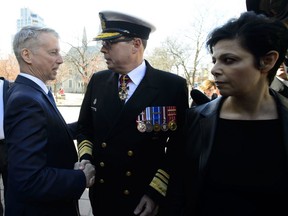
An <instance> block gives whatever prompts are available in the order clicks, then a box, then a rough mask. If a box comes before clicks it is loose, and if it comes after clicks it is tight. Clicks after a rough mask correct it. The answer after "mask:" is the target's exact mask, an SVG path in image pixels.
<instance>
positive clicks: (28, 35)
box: [13, 26, 59, 62]
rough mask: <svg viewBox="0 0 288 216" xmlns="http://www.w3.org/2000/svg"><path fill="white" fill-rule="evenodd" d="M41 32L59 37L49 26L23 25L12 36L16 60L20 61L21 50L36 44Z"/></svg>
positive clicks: (31, 47) (33, 46)
mask: <svg viewBox="0 0 288 216" xmlns="http://www.w3.org/2000/svg"><path fill="white" fill-rule="evenodd" d="M42 33H52V34H53V35H54V36H55V37H57V38H59V34H58V33H57V32H56V31H55V30H53V29H51V28H43V27H38V26H25V27H23V28H22V29H21V30H20V31H19V32H17V34H16V35H15V37H14V40H13V50H14V54H15V56H16V58H17V61H18V62H20V61H21V59H22V58H21V50H22V49H23V48H28V49H30V50H32V49H33V48H35V47H37V45H38V36H39V35H40V34H42Z"/></svg>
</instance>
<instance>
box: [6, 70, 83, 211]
mask: <svg viewBox="0 0 288 216" xmlns="http://www.w3.org/2000/svg"><path fill="white" fill-rule="evenodd" d="M4 121H5V123H4V128H5V135H6V142H7V146H8V188H7V197H6V201H7V206H6V208H5V209H6V216H21V215H23V216H24V215H25V216H26V215H27V216H42V215H43V216H44V215H45V216H48V215H49V216H50V215H51V216H55V215H59V216H63V215H73V216H74V215H78V212H77V209H76V208H77V205H76V200H77V199H79V198H80V197H81V194H82V193H83V191H84V189H85V187H86V179H85V175H84V173H83V171H80V170H73V168H74V163H75V162H77V159H78V157H77V152H76V149H75V145H74V142H73V140H72V136H71V134H70V131H69V129H68V128H67V125H66V123H65V121H64V119H63V118H62V116H61V114H60V113H59V111H58V109H57V107H56V104H55V103H54V102H52V101H50V100H49V97H48V96H47V94H46V93H45V92H44V91H43V90H42V89H41V88H40V87H39V86H38V85H37V84H36V83H34V82H33V81H31V80H30V79H27V78H25V77H23V76H20V75H19V76H18V77H17V79H16V80H15V83H14V85H13V86H12V87H11V88H10V89H9V91H8V100H7V104H6V108H5V119H4Z"/></svg>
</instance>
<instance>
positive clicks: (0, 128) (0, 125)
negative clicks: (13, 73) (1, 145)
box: [0, 80, 5, 140]
mask: <svg viewBox="0 0 288 216" xmlns="http://www.w3.org/2000/svg"><path fill="white" fill-rule="evenodd" d="M3 87H4V81H3V80H0V140H1V139H4V138H5V136H4V104H3V103H4V98H3Z"/></svg>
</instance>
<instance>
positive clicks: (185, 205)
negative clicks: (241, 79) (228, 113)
mask: <svg viewBox="0 0 288 216" xmlns="http://www.w3.org/2000/svg"><path fill="white" fill-rule="evenodd" d="M270 92H271V94H272V95H273V97H274V98H275V101H276V103H277V110H278V113H279V116H280V121H281V124H282V129H283V131H282V134H283V142H284V145H285V148H286V150H287V149H288V133H287V131H288V124H287V122H288V100H287V98H285V97H283V96H282V95H279V94H278V93H277V92H275V91H273V90H272V89H271V91H270ZM223 99H224V97H218V98H217V99H215V100H213V101H211V102H209V103H206V104H203V105H200V106H195V107H193V108H191V109H189V110H188V111H187V115H186V122H187V123H186V125H187V128H186V127H185V128H186V129H185V131H186V132H185V134H186V135H187V136H186V142H185V143H186V148H185V152H184V155H185V156H184V157H183V161H181V163H180V164H179V166H181V165H182V166H185V167H186V169H178V170H175V173H176V175H173V176H172V177H171V179H170V181H171V182H170V185H169V187H168V192H167V196H168V199H169V202H168V203H170V205H168V210H167V214H166V215H167V216H184V215H185V216H190V215H196V214H195V208H196V206H195V204H197V200H198V196H199V193H198V192H199V190H201V184H202V182H203V181H202V180H203V176H204V175H205V171H206V167H207V162H208V160H209V157H210V155H211V150H212V146H213V143H214V139H215V132H216V126H217V121H218V115H219V109H220V108H221V104H222V102H223ZM287 152H288V151H286V158H287V157H288V153H287ZM287 165H288V164H287ZM188 167H189V168H188ZM178 168H179V167H178Z"/></svg>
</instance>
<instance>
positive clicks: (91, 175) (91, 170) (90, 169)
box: [83, 163, 96, 188]
mask: <svg viewBox="0 0 288 216" xmlns="http://www.w3.org/2000/svg"><path fill="white" fill-rule="evenodd" d="M83 172H84V174H85V177H86V187H87V188H89V187H91V186H92V185H93V184H94V182H95V173H96V171H95V167H94V166H93V165H92V164H91V163H86V164H85V167H84V169H83Z"/></svg>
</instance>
